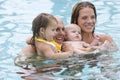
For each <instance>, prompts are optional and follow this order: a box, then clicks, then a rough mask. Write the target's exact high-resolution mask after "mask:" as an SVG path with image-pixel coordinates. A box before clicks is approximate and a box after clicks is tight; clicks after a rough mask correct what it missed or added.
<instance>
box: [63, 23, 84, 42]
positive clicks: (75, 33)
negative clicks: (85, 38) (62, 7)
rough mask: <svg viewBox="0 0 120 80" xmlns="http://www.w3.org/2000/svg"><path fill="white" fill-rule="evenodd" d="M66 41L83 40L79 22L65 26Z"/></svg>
mask: <svg viewBox="0 0 120 80" xmlns="http://www.w3.org/2000/svg"><path fill="white" fill-rule="evenodd" d="M65 33H66V36H65V40H66V41H81V39H82V37H81V29H80V27H79V26H78V25H77V24H68V25H66V26H65Z"/></svg>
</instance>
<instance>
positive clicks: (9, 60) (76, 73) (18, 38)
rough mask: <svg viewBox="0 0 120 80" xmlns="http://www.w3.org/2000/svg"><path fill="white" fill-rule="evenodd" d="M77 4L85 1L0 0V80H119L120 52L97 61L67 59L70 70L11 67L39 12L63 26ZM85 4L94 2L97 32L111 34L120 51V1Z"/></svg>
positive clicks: (99, 58) (104, 0) (108, 0)
mask: <svg viewBox="0 0 120 80" xmlns="http://www.w3.org/2000/svg"><path fill="white" fill-rule="evenodd" d="M78 1H84V0H35V1H34V0H0V80H23V79H26V80H75V79H77V80H80V79H82V80H119V79H120V54H119V53H120V50H118V51H116V52H112V53H110V54H103V55H102V56H99V57H98V58H97V59H91V58H89V59H83V60H78V59H77V58H76V59H73V58H70V60H71V61H72V62H70V64H72V63H74V65H70V66H69V67H70V68H69V69H67V68H66V66H65V67H63V66H62V67H57V68H56V69H55V70H56V71H54V72H51V73H46V74H41V73H40V72H35V71H34V70H29V69H23V68H20V67H18V66H15V65H14V58H15V57H16V56H17V55H18V53H19V52H20V50H21V49H22V48H23V47H24V46H25V45H26V43H25V39H26V38H27V36H29V35H30V34H31V33H32V32H31V22H32V20H33V18H34V17H35V16H36V15H38V14H39V13H41V12H47V13H51V14H53V15H55V16H59V17H60V18H61V19H62V20H63V21H64V24H65V25H66V24H68V23H69V22H70V15H71V9H72V7H73V5H74V4H75V3H76V2H78ZM88 1H91V2H92V3H94V5H95V6H96V9H97V15H98V18H97V25H96V33H104V34H108V35H110V36H111V37H112V38H113V39H114V41H115V42H116V44H117V46H118V48H120V43H119V41H120V32H119V31H120V27H119V25H120V17H119V16H120V1H119V0H115V1H114V0H103V1H101V0H88ZM72 59H73V60H72ZM48 62H49V61H48ZM75 62H76V64H75ZM67 64H69V62H68V63H67ZM67 67H68V66H67ZM61 68H62V69H61Z"/></svg>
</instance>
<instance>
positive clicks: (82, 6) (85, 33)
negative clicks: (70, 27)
mask: <svg viewBox="0 0 120 80" xmlns="http://www.w3.org/2000/svg"><path fill="white" fill-rule="evenodd" d="M96 22H97V13H96V8H95V6H94V5H93V4H92V3H90V2H79V3H77V4H75V6H74V7H73V9H72V16H71V23H74V24H77V25H79V27H80V28H81V31H82V32H81V36H82V41H84V42H86V43H88V44H91V45H95V44H96V45H98V44H102V43H104V42H105V41H106V40H107V41H109V43H110V46H111V47H110V49H109V50H110V51H114V50H116V49H117V46H116V45H115V43H114V41H113V39H112V38H111V37H110V36H109V35H104V34H95V33H94V30H95V24H96ZM95 41H96V43H95V44H94V42H95Z"/></svg>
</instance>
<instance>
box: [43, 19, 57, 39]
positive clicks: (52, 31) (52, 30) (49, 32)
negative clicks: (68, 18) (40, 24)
mask: <svg viewBox="0 0 120 80" xmlns="http://www.w3.org/2000/svg"><path fill="white" fill-rule="evenodd" d="M56 29H57V22H56V21H52V23H51V24H50V25H48V26H47V28H46V29H45V30H44V38H45V39H46V40H48V41H51V40H53V37H54V36H55V35H56Z"/></svg>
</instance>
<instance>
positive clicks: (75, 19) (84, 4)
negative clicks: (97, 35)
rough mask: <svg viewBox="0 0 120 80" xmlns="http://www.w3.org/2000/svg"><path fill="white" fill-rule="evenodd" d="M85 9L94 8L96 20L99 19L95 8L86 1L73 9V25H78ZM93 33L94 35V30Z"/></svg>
mask: <svg viewBox="0 0 120 80" xmlns="http://www.w3.org/2000/svg"><path fill="white" fill-rule="evenodd" d="M85 7H90V8H92V9H93V10H94V14H95V19H97V13H96V8H95V6H94V5H93V4H92V3H91V2H88V1H84V2H78V3H77V4H75V6H74V7H73V9H72V16H71V23H74V24H78V16H79V12H80V10H81V9H83V8H85ZM93 33H94V30H93Z"/></svg>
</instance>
